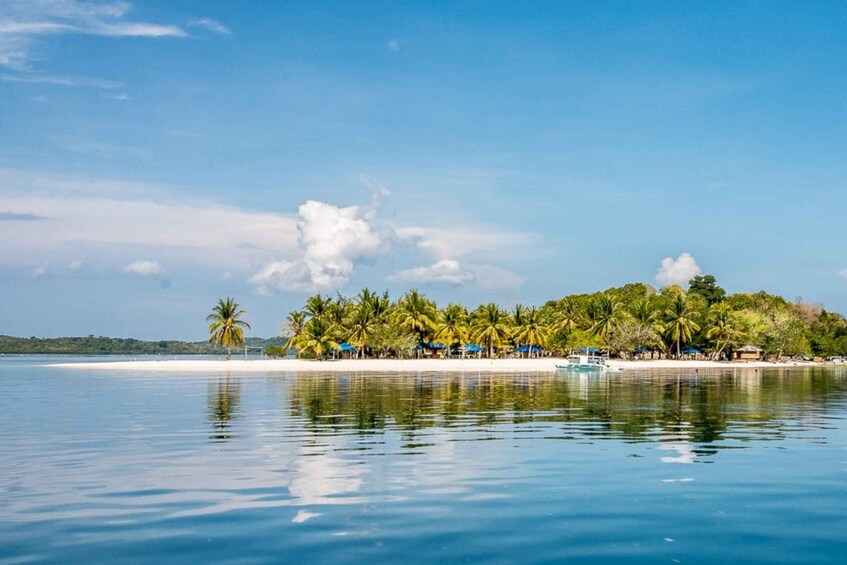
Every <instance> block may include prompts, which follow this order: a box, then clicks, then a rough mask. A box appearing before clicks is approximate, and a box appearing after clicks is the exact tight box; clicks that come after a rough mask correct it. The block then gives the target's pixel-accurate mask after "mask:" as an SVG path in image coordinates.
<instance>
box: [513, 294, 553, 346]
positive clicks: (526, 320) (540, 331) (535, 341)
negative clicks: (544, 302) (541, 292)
mask: <svg viewBox="0 0 847 565" xmlns="http://www.w3.org/2000/svg"><path fill="white" fill-rule="evenodd" d="M515 311H516V313H517V308H516V309H515ZM515 319H516V320H517V317H515ZM549 334H550V331H549V329H548V327H547V326H546V325H544V323H543V321H542V319H541V311H540V310H539V309H538V308H536V307H535V306H531V307H530V308H526V309H524V311H523V313H522V316H521V323H520V324H518V323H517V321H516V323H515V342H516V343H517V344H518V345H529V354H528V355H529V357H532V348H533V346H536V345H538V346H540V345H542V344H543V343H544V342H545V341H547V336H548V335H549Z"/></svg>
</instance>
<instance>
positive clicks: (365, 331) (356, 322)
mask: <svg viewBox="0 0 847 565" xmlns="http://www.w3.org/2000/svg"><path fill="white" fill-rule="evenodd" d="M371 304H372V303H371V302H370V301H367V302H359V303H358V304H357V305H356V307H355V308H353V311H352V312H351V313H350V317H349V318H348V319H347V322H346V326H347V329H348V334H349V337H348V338H347V341H348V342H350V344H352V345H355V346H356V347H357V348H358V352H357V353H356V356H357V357H362V356H364V352H365V346H366V345H367V344H368V341H369V340H370V337H371V334H372V333H373V331H374V329H375V328H376V325H377V320H376V316H374V311H373V307H372V305H371Z"/></svg>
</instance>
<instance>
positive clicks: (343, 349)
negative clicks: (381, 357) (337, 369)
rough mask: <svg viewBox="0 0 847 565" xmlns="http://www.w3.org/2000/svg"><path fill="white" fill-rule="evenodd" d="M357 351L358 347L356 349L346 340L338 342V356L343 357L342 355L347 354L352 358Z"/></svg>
mask: <svg viewBox="0 0 847 565" xmlns="http://www.w3.org/2000/svg"><path fill="white" fill-rule="evenodd" d="M358 351H359V350H358V349H356V348H355V347H354V346H352V345H350V344H349V343H347V342H346V341H343V342H341V343H339V344H338V352H339V357H341V358H343V357H344V355H347V358H348V359H353V357H355V356H356V353H358Z"/></svg>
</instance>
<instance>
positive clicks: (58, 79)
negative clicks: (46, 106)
mask: <svg viewBox="0 0 847 565" xmlns="http://www.w3.org/2000/svg"><path fill="white" fill-rule="evenodd" d="M0 80H3V81H5V82H30V83H35V84H55V85H58V86H88V87H91V88H101V89H105V90H112V89H115V88H122V87H123V86H124V85H123V83H120V82H114V81H110V80H100V79H96V78H87V77H67V76H55V75H43V74H39V73H27V74H21V75H0Z"/></svg>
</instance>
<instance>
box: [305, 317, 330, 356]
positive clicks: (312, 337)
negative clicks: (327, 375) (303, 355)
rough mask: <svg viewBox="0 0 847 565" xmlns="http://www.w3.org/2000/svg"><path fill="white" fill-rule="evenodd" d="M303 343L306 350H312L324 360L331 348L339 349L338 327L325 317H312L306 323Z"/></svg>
mask: <svg viewBox="0 0 847 565" xmlns="http://www.w3.org/2000/svg"><path fill="white" fill-rule="evenodd" d="M301 343H302V345H303V350H304V351H311V352H312V353H314V355H315V357H316V358H317V359H318V361H322V360H323V358H324V355H325V354H326V353H327V352H328V351H329V350H331V349H338V336H337V327H336V326H335V324H333V323H332V322H330V321H329V320H326V319H324V318H312V319H311V320H309V321H308V322H307V323H306V327H305V328H304V330H303V337H302V339H301Z"/></svg>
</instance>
